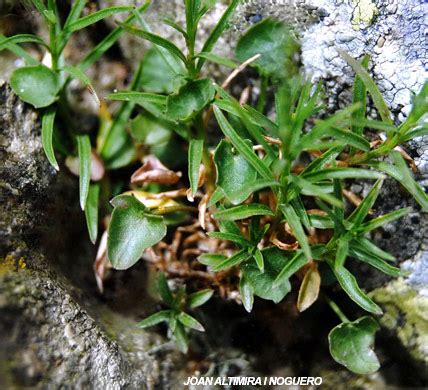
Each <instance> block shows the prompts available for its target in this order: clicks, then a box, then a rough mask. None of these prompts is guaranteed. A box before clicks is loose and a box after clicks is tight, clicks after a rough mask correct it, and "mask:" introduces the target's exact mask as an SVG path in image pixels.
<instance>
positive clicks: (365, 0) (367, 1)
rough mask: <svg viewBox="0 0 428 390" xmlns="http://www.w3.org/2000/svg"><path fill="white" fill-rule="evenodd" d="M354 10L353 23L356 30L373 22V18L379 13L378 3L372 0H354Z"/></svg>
mask: <svg viewBox="0 0 428 390" xmlns="http://www.w3.org/2000/svg"><path fill="white" fill-rule="evenodd" d="M352 5H353V7H354V12H353V13H352V19H351V24H352V28H353V29H354V30H360V29H364V28H366V27H369V26H371V25H372V23H373V19H374V18H375V17H376V15H378V14H379V10H378V8H377V7H376V4H375V3H374V2H372V1H371V0H352Z"/></svg>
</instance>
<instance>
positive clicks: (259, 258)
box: [253, 248, 265, 273]
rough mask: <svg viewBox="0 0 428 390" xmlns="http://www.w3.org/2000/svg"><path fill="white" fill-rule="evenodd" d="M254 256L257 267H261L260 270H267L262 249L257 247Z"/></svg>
mask: <svg viewBox="0 0 428 390" xmlns="http://www.w3.org/2000/svg"><path fill="white" fill-rule="evenodd" d="M253 257H254V260H255V261H256V264H257V267H259V270H260V272H261V273H263V272H264V271H265V262H264V259H263V254H262V252H261V250H260V249H258V248H256V250H255V252H254V255H253Z"/></svg>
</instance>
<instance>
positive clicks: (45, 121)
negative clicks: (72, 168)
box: [42, 106, 59, 171]
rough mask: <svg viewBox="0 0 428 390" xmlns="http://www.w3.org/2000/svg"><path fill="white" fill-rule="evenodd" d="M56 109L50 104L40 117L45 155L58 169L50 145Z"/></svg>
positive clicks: (57, 168)
mask: <svg viewBox="0 0 428 390" xmlns="http://www.w3.org/2000/svg"><path fill="white" fill-rule="evenodd" d="M55 114H56V109H55V107H53V106H51V107H49V108H48V109H46V111H45V112H44V114H43V118H42V144H43V150H44V151H45V154H46V157H47V158H48V160H49V162H50V163H51V165H52V166H53V167H54V168H55V169H56V170H57V171H59V167H58V163H57V161H56V158H55V152H54V149H53V146H52V135H53V131H54V121H55Z"/></svg>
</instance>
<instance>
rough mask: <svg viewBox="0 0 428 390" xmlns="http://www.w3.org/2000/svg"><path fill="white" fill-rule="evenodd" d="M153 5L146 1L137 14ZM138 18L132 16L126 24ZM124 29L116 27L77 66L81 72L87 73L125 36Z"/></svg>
mask: <svg viewBox="0 0 428 390" xmlns="http://www.w3.org/2000/svg"><path fill="white" fill-rule="evenodd" d="M150 4H151V2H150V1H146V2H145V3H144V4H143V5H142V6H141V7H138V8H137V12H138V13H141V12H144V11H145V10H146V9H147V8H148V6H149V5H150ZM135 18H136V16H135V15H130V16H129V17H128V18H127V19H126V20H125V22H124V23H125V24H130V23H131V22H133V21H134V19H135ZM123 32H124V29H123V28H122V27H121V26H118V27H116V28H115V29H114V30H112V31H111V32H110V33H109V34H108V35H107V36H106V37H105V38H104V39H102V40H101V41H100V42H99V43H98V44H97V45H96V46H95V47H94V48H93V49H92V50H91V51H90V52H89V53H88V54H87V55H86V56H85V58H84V59H83V60H82V61H81V62H79V64H78V65H77V66H78V67H79V69H80V70H82V71H85V70H86V69H88V68H89V67H90V66H91V65H92V64H94V63H95V62H96V61H97V60H98V59H99V58H100V57H101V56H102V55H103V54H104V53H105V52H106V51H107V50H109V49H110V48H111V47H112V46H113V45H114V44H115V43H116V42H117V40H118V39H119V38H120V36H121V35H122V34H123Z"/></svg>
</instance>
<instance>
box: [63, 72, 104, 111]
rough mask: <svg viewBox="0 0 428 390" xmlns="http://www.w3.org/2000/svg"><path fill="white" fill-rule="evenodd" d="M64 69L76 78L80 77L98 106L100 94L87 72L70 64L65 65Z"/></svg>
mask: <svg viewBox="0 0 428 390" xmlns="http://www.w3.org/2000/svg"><path fill="white" fill-rule="evenodd" d="M63 70H64V71H65V72H67V73H68V74H69V75H71V76H73V77H74V78H77V79H79V80H80V81H81V82H82V83H83V84H84V85H85V86H86V87H87V88H88V90H89V92H90V93H91V95H92V96H93V98H94V100H95V102H96V103H97V105H98V106H99V105H100V99H99V98H98V95H97V93H96V92H95V89H94V87H93V85H92V83H91V80H90V79H89V77H88V76H86V74H85V73H83V72H82V71H81V70H80V69H79V68H78V67H76V66H70V65H66V66H64V67H63Z"/></svg>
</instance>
